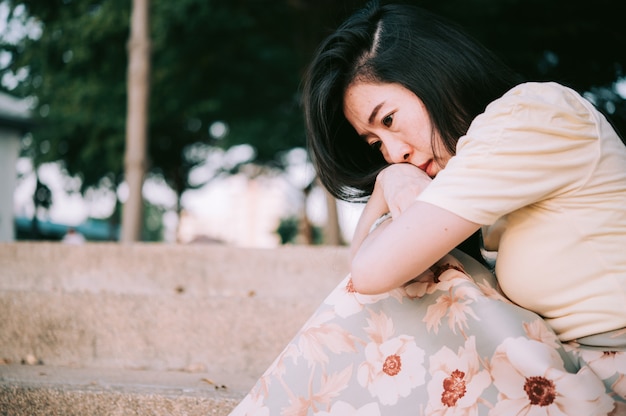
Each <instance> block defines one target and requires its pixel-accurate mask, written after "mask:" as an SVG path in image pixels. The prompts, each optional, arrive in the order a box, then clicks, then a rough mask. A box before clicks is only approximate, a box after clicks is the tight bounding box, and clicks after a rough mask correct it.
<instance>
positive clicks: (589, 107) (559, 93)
mask: <svg viewBox="0 0 626 416" xmlns="http://www.w3.org/2000/svg"><path fill="white" fill-rule="evenodd" d="M502 111H506V112H508V113H509V114H516V113H517V114H518V115H520V116H524V115H532V114H535V113H536V114H538V115H539V116H541V114H543V115H544V117H543V118H545V117H546V116H547V117H551V115H552V114H561V115H565V114H569V115H571V116H573V117H575V118H582V119H592V118H593V116H594V113H595V108H594V107H593V104H591V103H590V102H589V101H588V100H586V99H585V98H584V97H583V96H581V95H580V94H579V93H578V92H576V91H574V90H573V89H571V88H569V87H566V86H564V85H561V84H558V83H556V82H527V83H523V84H519V85H517V86H515V87H513V88H512V89H510V90H509V91H508V92H506V93H505V94H504V95H503V96H502V97H501V98H499V99H497V100H495V101H493V102H492V103H490V104H489V105H488V106H487V108H486V109H485V113H484V114H485V115H489V114H498V113H501V112H502Z"/></svg>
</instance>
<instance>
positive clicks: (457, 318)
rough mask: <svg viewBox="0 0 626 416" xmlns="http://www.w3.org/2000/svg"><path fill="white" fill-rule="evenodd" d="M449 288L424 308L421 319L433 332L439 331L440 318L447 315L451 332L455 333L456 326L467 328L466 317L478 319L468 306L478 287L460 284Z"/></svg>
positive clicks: (476, 293)
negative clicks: (453, 288)
mask: <svg viewBox="0 0 626 416" xmlns="http://www.w3.org/2000/svg"><path fill="white" fill-rule="evenodd" d="M452 292H453V291H452V290H450V291H449V293H448V294H446V295H441V296H439V297H438V298H437V300H436V301H435V303H434V304H432V305H430V306H429V307H428V309H427V310H426V315H425V316H424V318H423V319H422V321H423V322H425V323H426V328H427V329H428V331H429V332H430V331H431V330H433V331H434V332H435V334H437V333H438V332H439V325H441V320H442V319H443V318H444V317H445V316H446V315H447V316H448V325H449V327H450V329H451V330H452V332H454V333H455V334H456V327H457V326H458V327H459V328H461V329H463V327H465V328H467V317H468V316H471V317H473V318H474V319H476V320H477V321H479V320H480V319H479V318H478V317H477V316H476V314H474V311H473V310H472V308H471V307H470V306H469V305H470V304H471V303H472V302H473V300H474V299H476V297H477V296H478V292H479V291H478V289H476V288H475V287H473V286H469V285H468V286H460V287H458V288H457V289H456V290H454V293H452Z"/></svg>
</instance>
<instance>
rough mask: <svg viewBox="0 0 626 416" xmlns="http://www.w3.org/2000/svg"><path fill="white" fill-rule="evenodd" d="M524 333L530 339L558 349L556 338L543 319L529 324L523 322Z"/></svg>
mask: <svg viewBox="0 0 626 416" xmlns="http://www.w3.org/2000/svg"><path fill="white" fill-rule="evenodd" d="M524 331H525V332H526V335H528V338H530V339H534V340H535V341H539V342H543V343H544V344H546V345H549V346H550V347H552V348H554V349H558V348H559V339H558V337H557V336H556V334H555V333H554V332H553V331H552V330H550V328H548V325H547V324H546V322H545V321H544V320H543V319H536V320H534V321H533V322H531V323H527V322H524Z"/></svg>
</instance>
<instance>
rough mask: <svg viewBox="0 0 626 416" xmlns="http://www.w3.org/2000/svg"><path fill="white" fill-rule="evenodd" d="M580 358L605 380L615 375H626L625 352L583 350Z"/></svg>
mask: <svg viewBox="0 0 626 416" xmlns="http://www.w3.org/2000/svg"><path fill="white" fill-rule="evenodd" d="M580 356H581V357H582V359H583V360H585V362H586V363H587V365H588V366H589V367H590V368H591V369H592V370H593V372H594V373H596V374H597V375H598V377H600V378H601V379H603V380H605V379H607V378H609V377H611V376H612V375H613V374H615V373H619V374H626V353H625V352H622V351H600V350H588V349H581V350H580Z"/></svg>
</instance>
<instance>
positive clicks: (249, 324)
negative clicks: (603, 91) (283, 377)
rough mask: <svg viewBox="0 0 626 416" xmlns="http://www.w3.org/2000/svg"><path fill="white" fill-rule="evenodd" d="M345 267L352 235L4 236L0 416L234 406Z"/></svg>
mask: <svg viewBox="0 0 626 416" xmlns="http://www.w3.org/2000/svg"><path fill="white" fill-rule="evenodd" d="M346 272H347V250H346V249H345V248H343V247H301V246H293V247H282V248H280V249H275V250H261V249H241V248H232V247H224V246H179V245H160V244H133V245H118V244H87V245H85V246H66V245H62V244H58V243H17V244H4V245H0V316H1V317H2V319H0V362H5V363H7V362H8V363H13V364H12V365H0V415H2V414H11V415H13V414H28V415H32V416H38V415H48V414H55V415H56V414H58V415H65V414H69V415H72V414H89V415H99V414H102V415H104V414H107V415H109V414H155V415H156V414H171V415H183V414H190V415H191V414H200V413H194V412H197V411H199V410H194V409H196V408H201V409H202V412H203V413H202V414H227V413H228V411H227V410H224V409H230V408H232V406H233V405H234V403H236V402H238V400H240V399H241V398H242V397H243V395H244V394H245V392H247V391H248V389H249V388H250V387H251V386H252V384H253V383H254V382H255V381H256V380H257V379H258V377H259V376H260V375H261V374H262V372H263V371H264V370H265V369H266V368H267V367H268V365H269V364H270V363H271V361H272V360H273V359H274V358H275V357H276V355H277V354H278V353H279V352H280V351H281V350H282V348H283V347H284V345H285V344H286V343H287V342H288V341H289V340H290V339H291V338H292V337H293V335H294V334H295V333H296V331H297V330H298V329H299V328H300V327H301V326H302V324H303V323H304V322H305V320H306V319H307V318H308V317H309V316H310V315H311V313H312V312H313V311H314V310H315V309H316V308H317V306H318V305H319V304H320V302H322V300H323V299H324V297H325V296H326V295H327V294H328V293H329V292H330V290H331V289H332V288H333V287H335V286H336V285H337V283H338V282H339V281H340V280H341V279H342V278H343V277H344V275H345V274H346ZM26 357H34V358H33V359H34V361H36V362H37V361H40V362H42V363H44V364H45V366H22V365H18V364H17V363H20V362H21V361H22V360H24V359H25V358H26ZM120 377H121V378H120ZM203 379H206V380H211V381H214V382H215V383H216V385H217V386H222V385H225V386H227V387H228V388H227V389H221V388H218V389H217V390H215V385H211V384H210V383H208V382H206V381H200V382H199V381H198V380H203ZM72 380H73V381H72ZM94 380H95V381H94ZM151 380H159V381H158V382H156V381H151ZM161 380H168V383H165V384H163V383H162V382H161ZM189 385H193V386H194V387H181V386H189ZM111 386H113V387H111ZM207 386H208V388H207ZM208 393H210V394H209V395H207V394H208ZM5 404H6V406H9V405H11V406H12V407H10V408H11V409H13V410H12V411H11V412H9V413H7V412H4V413H3V410H2V409H4V408H5V407H6V406H5ZM42 406H43V407H42ZM81 406H91V407H89V408H88V409H87V408H85V409H84V410H82V408H81ZM116 406H117V407H116ZM207 406H208V408H210V409H215V410H214V411H215V412H217V413H210V412H207V411H206V408H207ZM118 407H119V409H118ZM6 408H9V407H6ZM22 408H23V409H26V410H24V411H23V413H19V412H17V410H15V409H22ZM45 408H49V409H51V410H50V411H46V410H38V409H45ZM135 408H137V409H142V411H138V410H137V411H136V410H134V409H135ZM120 409H122V410H120ZM162 409H170V411H167V410H162ZM211 411H213V410H211ZM163 412H165V413H163ZM219 412H222V413H219Z"/></svg>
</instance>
